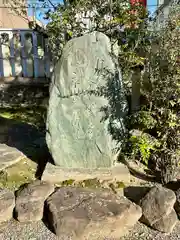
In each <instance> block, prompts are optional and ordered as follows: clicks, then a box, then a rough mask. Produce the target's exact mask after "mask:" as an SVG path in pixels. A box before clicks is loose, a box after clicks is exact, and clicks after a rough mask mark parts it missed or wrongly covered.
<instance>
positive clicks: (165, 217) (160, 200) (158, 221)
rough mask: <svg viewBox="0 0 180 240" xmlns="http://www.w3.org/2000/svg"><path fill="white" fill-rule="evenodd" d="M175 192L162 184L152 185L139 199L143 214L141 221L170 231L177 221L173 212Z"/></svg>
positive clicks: (155, 227)
mask: <svg viewBox="0 0 180 240" xmlns="http://www.w3.org/2000/svg"><path fill="white" fill-rule="evenodd" d="M175 202H176V195H175V193H174V192H173V191H172V190H170V189H167V188H164V187H162V186H155V187H153V188H152V189H151V190H150V191H149V192H148V193H147V194H146V195H145V196H144V198H143V199H142V200H141V201H140V206H141V208H142V213H143V216H142V218H141V221H142V222H144V223H145V224H147V225H148V226H151V227H152V228H154V229H156V230H159V231H162V232H168V233H169V232H170V231H172V229H173V227H174V226H175V224H176V222H177V216H175V212H174V204H175Z"/></svg>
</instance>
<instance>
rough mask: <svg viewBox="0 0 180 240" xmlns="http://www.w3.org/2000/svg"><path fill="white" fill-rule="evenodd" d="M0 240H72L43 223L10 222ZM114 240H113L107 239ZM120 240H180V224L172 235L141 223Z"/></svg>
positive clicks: (0, 234) (0, 235)
mask: <svg viewBox="0 0 180 240" xmlns="http://www.w3.org/2000/svg"><path fill="white" fill-rule="evenodd" d="M0 240H70V239H69V238H67V237H64V238H63V237H62V238H58V237H56V236H55V235H54V234H53V233H52V232H51V231H49V230H48V229H47V228H46V226H45V225H44V224H43V222H38V223H31V224H20V223H18V222H16V221H15V220H12V221H10V222H9V223H8V224H7V226H6V227H5V228H4V229H3V230H2V231H1V232H0ZM107 240H113V239H107ZM120 240H180V223H178V224H177V225H176V227H175V229H174V231H173V233H171V234H170V235H165V234H162V233H159V232H157V231H154V230H152V229H150V228H148V227H146V226H145V225H143V224H141V223H139V222H138V223H137V224H136V225H135V226H134V228H133V229H132V230H131V231H130V232H129V234H128V235H127V236H124V237H122V238H120Z"/></svg>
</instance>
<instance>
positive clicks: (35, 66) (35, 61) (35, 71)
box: [32, 32, 39, 78]
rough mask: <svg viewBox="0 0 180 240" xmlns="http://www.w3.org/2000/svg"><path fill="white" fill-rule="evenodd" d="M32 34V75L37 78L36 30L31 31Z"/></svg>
mask: <svg viewBox="0 0 180 240" xmlns="http://www.w3.org/2000/svg"><path fill="white" fill-rule="evenodd" d="M32 36H33V52H34V54H33V58H34V77H35V78H38V75H39V74H38V65H39V57H38V43H37V34H36V32H33V33H32Z"/></svg>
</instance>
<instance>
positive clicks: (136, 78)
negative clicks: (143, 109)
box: [131, 68, 141, 112]
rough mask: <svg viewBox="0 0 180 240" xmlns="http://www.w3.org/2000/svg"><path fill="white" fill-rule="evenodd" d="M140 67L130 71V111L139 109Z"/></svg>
mask: <svg viewBox="0 0 180 240" xmlns="http://www.w3.org/2000/svg"><path fill="white" fill-rule="evenodd" d="M140 90H141V69H140V68H136V69H134V70H133V73H132V97H131V112H136V111H138V110H140Z"/></svg>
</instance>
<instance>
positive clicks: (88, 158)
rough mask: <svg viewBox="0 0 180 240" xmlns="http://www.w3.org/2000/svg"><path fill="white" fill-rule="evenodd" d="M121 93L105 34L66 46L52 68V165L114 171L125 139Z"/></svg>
mask: <svg viewBox="0 0 180 240" xmlns="http://www.w3.org/2000/svg"><path fill="white" fill-rule="evenodd" d="M122 90H123V87H122V78H121V73H120V71H119V69H118V68H117V67H116V63H115V61H114V58H113V57H112V56H111V44H110V40H109V38H108V37H107V36H106V35H104V34H103V33H100V32H93V33H90V34H87V35H84V36H82V37H79V38H76V39H73V40H71V41H69V42H68V43H67V44H66V46H65V48H64V50H63V53H62V56H61V59H60V60H59V62H58V63H57V65H56V66H55V71H54V75H53V78H52V82H51V86H50V99H49V107H48V114H47V134H46V141H47V145H48V148H49V150H50V153H51V155H52V157H53V160H54V163H55V165H57V166H59V167H61V168H62V169H66V170H68V169H69V171H73V169H74V170H77V169H78V171H83V170H89V171H91V172H93V170H94V169H110V168H111V167H112V166H113V164H114V162H115V161H116V160H117V154H118V149H119V148H118V147H119V144H120V136H121V135H122V134H123V124H122V119H123V116H124V114H125V108H126V102H125V98H124V95H123V91H122ZM116 135H117V136H119V137H117V136H116Z"/></svg>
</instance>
